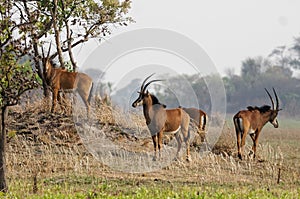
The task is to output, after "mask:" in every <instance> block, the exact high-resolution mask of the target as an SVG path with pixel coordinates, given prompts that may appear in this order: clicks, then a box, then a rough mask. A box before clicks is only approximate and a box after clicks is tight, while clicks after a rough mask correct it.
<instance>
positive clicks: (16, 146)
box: [6, 104, 300, 198]
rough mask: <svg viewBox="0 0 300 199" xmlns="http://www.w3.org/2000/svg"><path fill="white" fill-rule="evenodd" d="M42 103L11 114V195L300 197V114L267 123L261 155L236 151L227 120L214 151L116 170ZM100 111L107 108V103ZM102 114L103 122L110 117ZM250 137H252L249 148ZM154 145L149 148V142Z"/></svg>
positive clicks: (68, 121)
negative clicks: (149, 167)
mask: <svg viewBox="0 0 300 199" xmlns="http://www.w3.org/2000/svg"><path fill="white" fill-rule="evenodd" d="M38 107H42V106H41V104H34V105H30V106H29V107H27V108H26V109H23V110H21V109H13V110H12V111H10V114H9V119H8V126H9V130H8V144H7V156H6V159H7V178H8V183H9V189H10V190H9V193H8V194H7V197H8V198H299V197H300V177H299V176H300V145H299V140H300V134H299V130H298V129H299V128H298V127H300V124H299V123H298V122H297V121H294V120H284V119H283V118H280V119H279V122H280V128H279V129H274V128H272V127H271V125H267V126H266V127H265V129H263V132H262V133H261V137H260V140H259V141H260V144H259V148H258V158H257V159H255V160H252V159H250V158H246V159H245V160H243V161H240V160H238V159H237V157H236V154H235V152H236V146H235V135H234V131H233V128H232V125H231V124H230V122H228V124H226V125H225V128H224V130H223V134H222V135H221V137H220V140H219V142H218V143H217V144H216V146H215V148H214V150H213V152H214V153H212V152H210V153H208V154H206V155H203V154H202V155H201V153H200V152H199V150H198V148H197V143H196V144H195V143H193V144H192V148H191V152H192V159H193V161H192V162H185V161H183V160H181V161H175V162H173V163H172V164H171V165H169V166H167V167H165V168H163V169H159V170H158V171H152V172H143V173H137V174H134V173H124V172H120V171H114V170H112V169H111V168H109V167H107V166H105V165H103V164H102V163H100V162H99V161H97V160H96V159H95V158H94V157H93V156H92V155H91V154H90V153H89V152H88V151H87V149H86V148H85V147H84V145H83V144H82V142H81V140H80V138H79V136H78V134H77V132H76V129H75V127H74V124H73V120H72V118H70V117H67V116H66V115H64V114H62V115H61V116H59V115H55V114H54V115H51V114H49V113H48V111H47V110H44V109H41V108H38ZM101 113H102V114H101V115H102V116H103V115H106V114H107V115H109V114H108V113H107V112H105V110H102V111H101ZM99 120H101V122H100V123H101V124H102V123H103V122H104V121H103V120H107V121H108V120H111V118H109V117H107V118H105V119H103V118H99ZM110 122H112V121H110ZM100 123H99V124H100ZM107 128H109V129H110V132H111V133H112V134H113V135H114V136H116V137H113V136H112V139H114V140H118V141H119V142H126V143H127V144H128V145H129V146H130V145H131V144H132V145H133V144H137V143H138V145H139V143H144V140H142V139H141V138H139V139H136V140H134V139H131V137H130V136H129V135H127V134H126V133H124V132H122V131H120V130H118V129H116V128H115V127H114V126H113V124H110V125H108V127H107ZM112 129H113V130H112ZM149 137H150V136H149ZM115 138H118V139H115ZM145 139H149V138H148V136H145ZM250 144H252V143H251V142H250V139H248V140H247V147H246V153H248V151H249V149H250ZM142 147H144V146H141V148H142ZM148 147H149V149H151V147H152V143H151V142H150V143H149V146H148Z"/></svg>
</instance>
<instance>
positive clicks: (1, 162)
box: [0, 106, 8, 192]
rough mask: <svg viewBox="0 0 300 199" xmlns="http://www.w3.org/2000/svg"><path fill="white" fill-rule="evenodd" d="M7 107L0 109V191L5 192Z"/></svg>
mask: <svg viewBox="0 0 300 199" xmlns="http://www.w3.org/2000/svg"><path fill="white" fill-rule="evenodd" d="M6 110H7V106H4V107H2V108H1V127H0V128H1V140H0V191H1V192H7V191H8V187H7V184H6V177H5V173H6V161H5V144H6V133H5V118H6V117H5V114H6Z"/></svg>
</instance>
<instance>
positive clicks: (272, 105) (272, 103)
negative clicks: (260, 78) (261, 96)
mask: <svg viewBox="0 0 300 199" xmlns="http://www.w3.org/2000/svg"><path fill="white" fill-rule="evenodd" d="M265 90H266V92H267V93H268V95H269V97H270V99H271V102H272V109H273V110H274V101H273V98H272V96H271V95H270V93H269V91H268V90H267V89H266V88H265Z"/></svg>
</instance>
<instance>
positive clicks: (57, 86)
mask: <svg viewBox="0 0 300 199" xmlns="http://www.w3.org/2000/svg"><path fill="white" fill-rule="evenodd" d="M50 49H51V45H50V47H49V50H48V54H47V57H45V55H44V49H43V48H42V54H43V58H42V62H43V65H44V77H45V79H46V82H47V84H48V85H49V86H50V87H51V89H52V95H53V96H52V108H51V113H53V112H54V109H55V107H56V103H57V100H58V99H60V96H59V93H58V92H59V91H60V90H66V91H67V90H71V91H77V92H78V94H79V95H80V97H81V99H82V100H83V102H84V104H85V106H86V109H87V116H89V110H90V100H91V94H92V88H93V81H92V78H91V77H89V76H88V75H87V74H85V73H80V72H68V71H66V70H65V69H61V68H55V67H54V66H53V63H52V61H51V59H50V57H49V55H50Z"/></svg>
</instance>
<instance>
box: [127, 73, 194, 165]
mask: <svg viewBox="0 0 300 199" xmlns="http://www.w3.org/2000/svg"><path fill="white" fill-rule="evenodd" d="M152 75H154V74H152ZM152 75H150V76H148V77H147V78H146V79H145V80H144V81H143V83H142V86H141V89H140V91H139V92H138V93H139V97H138V98H137V99H136V100H135V101H134V102H133V103H132V106H133V107H134V108H135V107H137V106H141V105H142V106H143V113H144V117H145V119H146V124H147V126H148V128H149V131H150V133H151V136H152V141H153V145H154V153H155V154H154V158H153V160H156V159H157V147H158V151H159V157H161V154H160V151H161V147H162V138H163V133H164V132H166V133H167V132H169V133H176V135H175V137H176V140H177V143H178V148H177V154H176V157H177V158H178V157H179V152H180V149H181V144H182V138H181V135H180V133H179V131H181V134H182V135H183V138H184V141H185V144H186V147H187V151H186V157H187V160H188V161H190V160H191V159H190V149H189V146H190V143H189V138H190V132H189V129H188V128H189V122H190V116H189V115H188V114H187V113H186V112H185V111H184V110H182V109H181V108H176V109H165V108H166V106H165V105H164V104H161V103H160V102H159V101H158V99H157V98H156V97H155V96H154V95H153V94H150V93H149V92H148V90H146V89H147V87H148V86H149V85H150V84H151V83H153V82H157V81H161V80H151V81H149V82H148V83H146V81H147V80H148V79H149V78H150V77H151V76H152ZM145 83H146V84H145Z"/></svg>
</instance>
